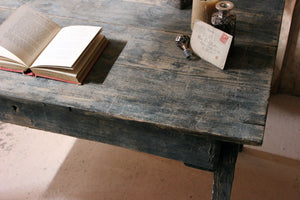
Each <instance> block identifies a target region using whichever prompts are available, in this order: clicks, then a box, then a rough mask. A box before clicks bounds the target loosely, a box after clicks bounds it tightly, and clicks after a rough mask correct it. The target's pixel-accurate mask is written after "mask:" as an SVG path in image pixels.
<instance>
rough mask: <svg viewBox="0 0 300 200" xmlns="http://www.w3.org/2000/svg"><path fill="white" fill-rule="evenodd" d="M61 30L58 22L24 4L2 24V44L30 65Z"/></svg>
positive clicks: (0, 29)
mask: <svg viewBox="0 0 300 200" xmlns="http://www.w3.org/2000/svg"><path fill="white" fill-rule="evenodd" d="M59 30H60V27H59V26H58V25H57V24H56V23H54V22H53V21H51V20H50V19H48V18H47V17H45V16H43V15H42V14H41V13H39V12H37V11H35V10H33V9H32V8H30V7H29V6H27V5H23V6H21V7H20V8H18V9H17V10H16V11H15V12H14V13H13V14H12V15H10V16H9V17H8V18H7V19H6V20H5V21H4V22H3V24H2V25H1V26H0V46H2V47H3V48H5V49H7V50H8V51H10V52H11V53H12V54H14V55H15V56H17V57H18V58H19V59H20V60H22V61H23V64H25V65H27V66H30V65H31V64H32V63H33V61H34V60H35V59H36V57H37V56H38V55H39V54H40V53H41V51H42V50H43V49H44V48H45V47H46V46H47V44H48V43H49V42H50V41H51V40H52V38H53V37H54V36H55V35H56V34H57V32H58V31H59Z"/></svg>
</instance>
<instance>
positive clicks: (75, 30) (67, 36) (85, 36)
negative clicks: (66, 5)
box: [32, 26, 101, 69]
mask: <svg viewBox="0 0 300 200" xmlns="http://www.w3.org/2000/svg"><path fill="white" fill-rule="evenodd" d="M100 31H101V27H96V26H69V27H64V28H62V29H61V31H60V32H59V33H58V34H57V35H56V36H55V37H54V38H53V40H52V41H51V43H50V44H49V45H48V46H47V47H46V48H45V50H44V51H43V52H42V53H41V55H40V56H39V57H38V58H37V59H36V61H35V62H34V63H33V64H32V67H51V66H53V67H59V68H69V69H72V67H73V65H74V63H75V62H76V61H77V60H78V58H79V57H80V55H81V54H82V53H83V52H84V50H85V49H86V48H87V46H88V45H89V44H90V42H91V41H92V40H93V39H94V38H95V36H96V35H97V34H98V33H99V32H100Z"/></svg>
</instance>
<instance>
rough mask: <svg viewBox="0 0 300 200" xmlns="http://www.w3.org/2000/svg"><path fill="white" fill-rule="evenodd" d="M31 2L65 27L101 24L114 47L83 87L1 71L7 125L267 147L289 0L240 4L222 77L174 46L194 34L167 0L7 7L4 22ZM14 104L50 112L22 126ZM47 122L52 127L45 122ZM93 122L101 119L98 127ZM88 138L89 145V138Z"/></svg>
mask: <svg viewBox="0 0 300 200" xmlns="http://www.w3.org/2000/svg"><path fill="white" fill-rule="evenodd" d="M23 2H27V3H28V5H30V6H32V7H33V8H35V9H36V10H39V11H41V12H43V13H45V14H46V15H47V16H49V17H50V18H51V19H53V20H54V21H55V22H57V23H58V24H59V25H61V26H67V25H72V24H89V25H100V26H102V27H103V30H104V31H103V34H104V35H106V36H107V38H108V39H110V41H111V43H110V44H109V46H108V48H107V49H106V50H105V51H104V53H103V55H102V56H101V57H100V59H99V60H98V62H97V63H96V65H95V66H94V68H93V70H92V71H91V73H90V74H89V76H88V77H87V80H86V81H85V83H84V84H83V85H72V84H66V83H62V82H58V81H53V80H48V79H44V78H33V77H28V76H24V75H22V74H16V73H11V72H6V71H0V80H1V89H0V96H1V98H3V99H5V101H6V106H9V108H7V109H5V108H3V107H2V108H1V109H2V110H1V115H0V119H1V120H3V121H8V122H11V123H17V124H18V123H19V124H20V121H22V120H21V118H22V117H23V118H24V120H23V122H22V125H26V126H31V127H37V128H42V126H40V127H39V126H38V125H37V124H38V123H40V122H42V121H44V122H43V123H44V124H43V126H45V127H48V129H51V128H49V127H51V126H52V127H53V128H52V131H57V130H58V129H59V128H60V127H59V126H60V125H61V126H62V127H65V125H62V124H63V123H61V120H63V121H64V122H66V124H69V125H70V126H71V125H72V124H75V123H82V124H81V126H82V127H87V128H88V127H89V130H90V131H91V132H93V131H94V133H93V137H95V138H97V137H99V138H101V137H103V134H104V133H103V132H102V131H99V127H96V124H97V123H99V125H101V122H106V121H107V120H108V121H110V122H111V124H109V123H107V124H106V127H105V130H107V132H111V131H112V130H114V131H115V130H116V129H115V126H118V124H121V125H122V126H121V127H122V129H124V131H125V132H127V130H132V129H134V127H135V126H139V125H140V124H142V125H143V129H144V130H145V133H143V132H139V134H145V137H147V130H152V129H153V127H155V130H156V134H158V135H159V134H162V133H161V132H163V130H165V129H167V130H168V132H170V133H172V134H173V135H175V136H174V137H175V138H177V139H178V140H179V138H180V137H181V136H182V135H184V136H186V137H194V138H198V137H199V138H202V139H204V140H207V139H209V140H210V141H213V140H222V141H230V142H236V143H246V144H254V145H259V144H261V143H262V141H263V132H264V126H265V120H266V119H265V118H266V111H267V105H268V98H269V92H270V84H271V77H272V71H273V69H272V68H273V64H274V56H275V52H276V47H277V43H278V34H279V28H280V22H281V14H282V9H283V0H266V1H259V0H254V1H245V0H243V1H242V0H239V1H233V2H234V3H235V6H236V8H235V13H236V15H237V29H236V39H235V47H234V52H233V55H232V56H231V57H230V58H229V60H228V62H227V66H226V70H224V71H221V70H219V69H218V68H216V67H214V66H212V65H211V64H209V63H207V62H205V61H204V60H201V59H194V60H190V61H189V60H186V59H185V58H184V56H183V52H182V51H181V50H180V49H178V48H177V47H176V45H175V43H174V39H175V37H176V35H177V34H178V33H185V34H191V31H190V15H191V10H190V9H188V10H179V9H176V8H173V7H172V6H170V5H169V4H168V3H167V2H166V1H164V0H153V1H150V0H114V1H109V0H94V1H88V2H87V1H84V0H74V1H67V0H66V1H60V0H53V1H38V0H32V1H31V0H28V1H16V0H14V1H9V2H7V1H0V20H1V21H3V20H4V19H5V18H6V17H7V16H8V15H9V14H10V13H11V12H13V11H14V10H15V9H16V8H17V7H18V6H19V5H21V4H22V3H23ZM266 8H268V9H266ZM103 74H104V75H105V76H106V75H107V76H106V77H104V75H103ZM13 99H17V100H18V101H17V102H19V103H22V100H24V101H26V102H32V104H29V105H28V106H29V107H28V108H26V109H28V110H31V109H34V108H33V107H34V106H41V105H47V106H51V108H52V109H51V110H47V112H43V114H44V115H45V116H44V118H43V119H39V118H36V117H35V116H33V114H32V113H30V112H29V113H26V114H24V115H20V117H19V118H18V117H16V115H18V114H16V113H14V114H13V112H8V110H9V109H10V110H11V107H12V106H13V105H10V104H9V101H12V102H14V101H13ZM26 105H27V104H26ZM62 108H66V109H74V110H78V112H80V115H81V117H82V119H85V120H82V121H80V122H77V121H74V120H75V119H76V118H72V117H71V118H68V117H67V118H61V117H60V113H59V112H60V109H62ZM18 109H20V110H21V109H22V108H18ZM4 111H5V112H8V113H5V112H4ZM20 113H22V112H20ZM21 116H22V117H21ZM48 116H51V117H49V119H52V120H54V121H47V118H48ZM91 116H95V120H98V121H97V122H95V124H94V125H93V127H91V126H89V122H88V120H90V119H91ZM30 119H31V120H30ZM35 120H36V121H35ZM69 120H70V121H69ZM94 126H95V127H94ZM136 130H139V131H140V130H142V129H140V128H137V129H136ZM58 132H59V131H58ZM61 132H63V131H61ZM67 132H68V133H66V134H71V130H70V131H67ZM85 132H86V131H82V135H81V137H83V138H85V137H86V138H88V137H90V136H85V135H84V134H85ZM150 132H151V133H153V131H150ZM78 134H79V133H78ZM115 134H117V133H115ZM150 135H151V134H150ZM162 135H163V134H162ZM179 136H180V137H179ZM105 137H106V136H105ZM107 137H109V136H107ZM111 137H112V138H110V139H107V140H114V142H111V143H114V144H118V145H121V144H122V141H119V140H118V136H117V135H112V136H111ZM149 137H150V136H149ZM157 137H158V138H159V137H160V136H157Z"/></svg>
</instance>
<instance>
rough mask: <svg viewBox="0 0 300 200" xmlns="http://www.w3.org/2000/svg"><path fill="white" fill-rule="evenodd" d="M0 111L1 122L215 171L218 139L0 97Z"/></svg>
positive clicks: (78, 110) (56, 106)
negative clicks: (140, 152) (113, 146)
mask: <svg viewBox="0 0 300 200" xmlns="http://www.w3.org/2000/svg"><path fill="white" fill-rule="evenodd" d="M0 110H1V113H0V119H1V120H3V121H7V122H11V123H15V124H19V125H23V126H28V127H32V128H37V129H43V130H47V131H52V132H56V133H61V134H65V135H70V136H74V137H78V138H83V139H89V140H94V141H100V142H104V143H108V144H112V145H117V146H121V147H126V148H130V149H134V150H138V151H142V152H147V153H151V154H154V155H159V156H163V157H167V158H171V159H175V160H179V161H182V162H185V163H189V164H191V165H194V166H198V167H200V168H202V169H205V170H210V171H212V170H214V168H215V163H216V162H217V161H218V155H219V151H220V148H219V147H220V145H219V142H216V141H214V140H210V139H207V138H201V137H193V136H192V134H185V133H184V131H181V130H178V129H172V128H169V127H163V126H157V125H153V124H148V123H144V122H136V121H132V120H126V121H125V120H122V119H118V118H114V117H112V116H103V115H101V114H98V113H96V112H92V111H83V110H80V109H77V108H72V107H65V106H58V105H51V104H47V103H43V104H41V103H40V102H38V101H37V102H34V101H27V100H24V99H8V98H6V97H3V96H0ZM53 111H55V112H53Z"/></svg>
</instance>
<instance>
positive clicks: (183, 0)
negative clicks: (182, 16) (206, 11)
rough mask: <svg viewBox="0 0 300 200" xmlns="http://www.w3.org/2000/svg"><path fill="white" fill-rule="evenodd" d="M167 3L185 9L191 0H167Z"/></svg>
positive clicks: (190, 3)
mask: <svg viewBox="0 0 300 200" xmlns="http://www.w3.org/2000/svg"><path fill="white" fill-rule="evenodd" d="M167 3H168V4H170V5H172V6H174V7H175V8H179V9H185V8H187V7H189V6H191V5H192V3H193V0H168V1H167Z"/></svg>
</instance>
